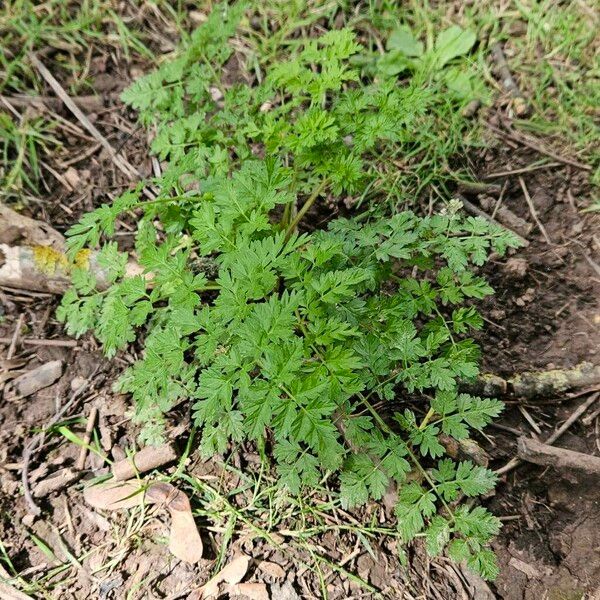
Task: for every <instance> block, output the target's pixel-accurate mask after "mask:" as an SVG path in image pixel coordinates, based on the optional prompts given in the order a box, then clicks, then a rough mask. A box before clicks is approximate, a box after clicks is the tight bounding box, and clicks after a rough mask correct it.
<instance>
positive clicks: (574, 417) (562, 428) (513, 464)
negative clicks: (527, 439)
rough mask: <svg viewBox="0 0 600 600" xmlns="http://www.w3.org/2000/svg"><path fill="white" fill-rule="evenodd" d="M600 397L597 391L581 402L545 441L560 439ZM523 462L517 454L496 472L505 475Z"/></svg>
mask: <svg viewBox="0 0 600 600" xmlns="http://www.w3.org/2000/svg"><path fill="white" fill-rule="evenodd" d="M599 397H600V392H596V393H595V394H592V395H591V396H590V397H589V398H588V399H587V400H586V401H585V402H584V403H583V404H580V405H579V406H578V407H577V409H576V410H575V411H573V413H572V414H571V416H570V417H569V418H568V419H567V420H566V421H565V422H564V423H563V424H562V425H561V426H560V427H559V428H558V429H557V430H556V431H555V432H554V433H553V434H552V435H550V436H549V437H548V439H547V440H546V441H545V442H544V443H545V444H547V445H551V444H554V442H556V440H558V438H560V436H561V435H562V434H563V433H565V431H567V429H569V428H570V427H571V425H573V423H576V422H577V421H578V420H579V418H580V417H581V415H583V413H584V412H585V411H586V410H587V409H588V408H589V407H590V406H592V404H594V402H596V400H598V398H599ZM521 462H522V461H521V459H520V458H519V457H518V456H515V457H514V458H511V459H510V460H509V461H508V462H507V463H506V464H505V465H504V466H503V467H500V468H499V469H496V474H497V475H503V474H504V473H508V472H510V471H512V470H513V469H516V468H517V467H518V466H519V465H520V464H521Z"/></svg>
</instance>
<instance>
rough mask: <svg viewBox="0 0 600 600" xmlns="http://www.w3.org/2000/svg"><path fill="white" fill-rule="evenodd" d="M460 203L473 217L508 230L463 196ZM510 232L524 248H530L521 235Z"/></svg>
mask: <svg viewBox="0 0 600 600" xmlns="http://www.w3.org/2000/svg"><path fill="white" fill-rule="evenodd" d="M460 201H461V202H462V203H463V206H464V207H465V209H466V210H467V211H468V212H470V213H471V214H472V215H476V216H478V217H482V218H483V219H485V220H486V221H489V222H490V223H494V224H495V225H498V227H503V228H504V229H508V227H506V225H502V224H501V223H499V222H498V221H496V219H493V218H492V217H490V215H488V214H487V213H486V212H484V211H482V210H481V209H480V208H478V207H477V206H475V205H474V204H473V203H472V202H469V201H468V200H467V199H466V198H463V197H462V196H461V197H460ZM509 231H510V232H511V233H512V234H513V235H514V236H515V237H516V238H517V239H518V240H519V241H520V242H521V245H522V246H524V247H526V246H529V242H528V241H527V240H526V239H525V238H524V237H523V236H521V235H519V234H518V233H516V232H515V231H513V230H512V229H509Z"/></svg>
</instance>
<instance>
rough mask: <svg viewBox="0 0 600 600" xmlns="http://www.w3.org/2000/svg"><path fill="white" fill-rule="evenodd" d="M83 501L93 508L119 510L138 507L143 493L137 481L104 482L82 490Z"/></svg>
mask: <svg viewBox="0 0 600 600" xmlns="http://www.w3.org/2000/svg"><path fill="white" fill-rule="evenodd" d="M83 497H84V499H85V501H86V502H87V503H88V504H89V505H91V506H93V507H94V508H100V509H103V510H119V509H123V508H133V507H135V506H140V505H141V504H142V503H143V501H144V493H143V491H142V486H141V484H140V482H139V481H136V480H131V481H113V480H110V481H105V482H104V483H99V484H98V485H90V486H88V487H86V488H85V489H84V490H83Z"/></svg>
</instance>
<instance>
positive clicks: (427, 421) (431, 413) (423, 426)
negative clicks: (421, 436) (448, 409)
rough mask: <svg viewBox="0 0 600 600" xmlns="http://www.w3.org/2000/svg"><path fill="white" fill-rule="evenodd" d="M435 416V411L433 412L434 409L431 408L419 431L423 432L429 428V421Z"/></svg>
mask: <svg viewBox="0 0 600 600" xmlns="http://www.w3.org/2000/svg"><path fill="white" fill-rule="evenodd" d="M434 414H435V410H433V408H430V409H429V410H428V411H427V414H426V415H425V418H424V419H423V420H422V421H421V424H420V425H419V429H421V430H423V429H425V427H426V426H427V423H429V421H430V420H431V417H433V415H434Z"/></svg>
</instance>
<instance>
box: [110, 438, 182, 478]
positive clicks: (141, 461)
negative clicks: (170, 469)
mask: <svg viewBox="0 0 600 600" xmlns="http://www.w3.org/2000/svg"><path fill="white" fill-rule="evenodd" d="M177 458H178V454H177V451H176V450H175V446H174V445H173V444H163V445H162V446H146V447H145V448H143V449H142V450H140V451H139V452H138V453H137V454H136V455H135V456H133V457H131V458H126V459H124V460H120V461H119V462H116V463H115V464H114V465H113V467H112V473H113V475H114V478H115V479H116V480H117V481H125V480H127V479H131V478H132V477H135V476H136V475H137V474H138V473H145V472H146V471H150V470H152V469H156V468H157V467H162V466H163V465H166V464H168V463H170V462H173V461H174V460H177Z"/></svg>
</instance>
